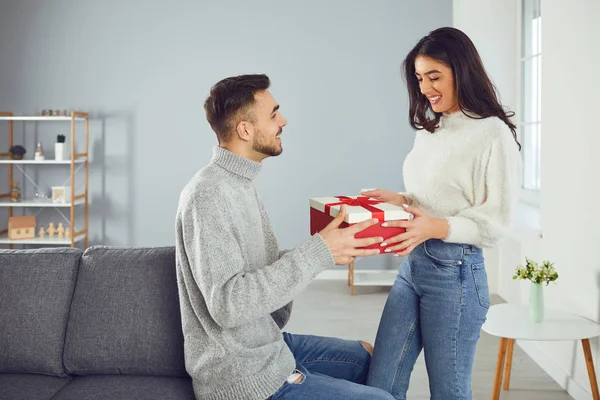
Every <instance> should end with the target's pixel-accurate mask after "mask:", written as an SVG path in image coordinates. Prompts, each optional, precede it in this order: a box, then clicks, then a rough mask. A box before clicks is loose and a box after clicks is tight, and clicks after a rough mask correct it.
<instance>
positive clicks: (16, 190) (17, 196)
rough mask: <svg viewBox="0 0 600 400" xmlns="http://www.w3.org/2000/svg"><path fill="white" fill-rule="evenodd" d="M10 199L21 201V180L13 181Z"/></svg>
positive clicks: (15, 201) (14, 201)
mask: <svg viewBox="0 0 600 400" xmlns="http://www.w3.org/2000/svg"><path fill="white" fill-rule="evenodd" d="M10 201H11V202H13V203H17V202H19V201H21V185H20V184H19V182H13V184H12V188H11V189H10Z"/></svg>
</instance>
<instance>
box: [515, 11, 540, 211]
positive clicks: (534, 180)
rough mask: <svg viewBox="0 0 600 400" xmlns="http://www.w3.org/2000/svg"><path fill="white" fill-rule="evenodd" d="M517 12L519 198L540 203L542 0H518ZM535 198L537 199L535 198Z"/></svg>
mask: <svg viewBox="0 0 600 400" xmlns="http://www.w3.org/2000/svg"><path fill="white" fill-rule="evenodd" d="M520 10H521V15H520V24H519V25H520V27H521V34H520V35H519V36H520V46H519V47H520V51H519V53H520V54H519V60H520V62H519V70H520V74H519V75H520V83H519V92H520V96H519V97H520V106H519V107H518V109H519V111H520V112H519V136H520V140H519V141H520V142H521V145H522V146H523V148H522V151H521V156H522V157H523V181H522V188H523V193H522V194H523V196H522V199H521V200H524V201H525V202H528V203H539V199H538V197H539V190H540V155H541V154H540V153H541V137H542V121H541V109H542V105H541V75H542V74H541V73H542V34H541V33H542V13H541V0H521V7H520ZM536 199H537V200H536Z"/></svg>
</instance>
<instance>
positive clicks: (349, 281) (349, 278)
mask: <svg viewBox="0 0 600 400" xmlns="http://www.w3.org/2000/svg"><path fill="white" fill-rule="evenodd" d="M348 286H350V264H348Z"/></svg>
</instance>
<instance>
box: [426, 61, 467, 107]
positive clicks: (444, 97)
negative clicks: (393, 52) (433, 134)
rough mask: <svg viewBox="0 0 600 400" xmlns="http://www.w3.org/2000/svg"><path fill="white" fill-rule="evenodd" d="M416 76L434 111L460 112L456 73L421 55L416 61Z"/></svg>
mask: <svg viewBox="0 0 600 400" xmlns="http://www.w3.org/2000/svg"><path fill="white" fill-rule="evenodd" d="M415 74H416V76H417V80H418V81H419V87H420V89H421V93H423V95H424V96H425V97H427V100H428V101H429V103H431V108H432V109H433V111H435V112H438V113H447V114H450V113H453V112H456V111H460V107H459V106H458V96H457V94H456V86H455V84H454V73H453V72H452V69H451V68H450V67H448V66H446V65H445V64H442V63H441V62H439V61H437V60H434V59H433V58H429V57H425V56H421V55H419V56H417V58H416V59H415Z"/></svg>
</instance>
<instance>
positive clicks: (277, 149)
mask: <svg viewBox="0 0 600 400" xmlns="http://www.w3.org/2000/svg"><path fill="white" fill-rule="evenodd" d="M279 133H281V131H279ZM252 150H254V151H256V152H258V153H261V154H264V155H267V156H271V157H276V156H278V155H280V154H281V152H282V151H283V148H282V146H281V142H280V141H277V140H275V143H268V142H267V140H266V139H265V137H264V135H263V134H262V133H261V132H260V131H259V132H257V135H256V140H254V144H253V145H252Z"/></svg>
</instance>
